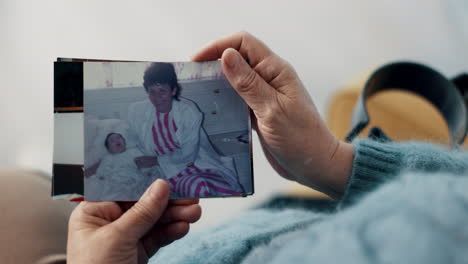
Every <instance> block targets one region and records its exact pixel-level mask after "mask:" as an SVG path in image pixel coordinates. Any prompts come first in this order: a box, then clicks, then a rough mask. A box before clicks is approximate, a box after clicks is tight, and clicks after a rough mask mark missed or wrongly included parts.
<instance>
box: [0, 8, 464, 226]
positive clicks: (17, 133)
mask: <svg viewBox="0 0 468 264" xmlns="http://www.w3.org/2000/svg"><path fill="white" fill-rule="evenodd" d="M239 30H246V31H249V32H250V33H252V34H253V35H255V36H257V37H258V38H260V39H261V40H263V41H264V42H265V43H267V44H268V45H269V46H270V47H271V48H272V49H273V50H274V51H275V52H276V53H278V54H279V55H280V56H282V57H283V58H285V59H286V60H288V61H289V62H290V63H291V64H292V65H293V66H294V67H295V68H296V70H297V72H298V73H299V75H300V76H301V78H302V80H303V82H304V84H305V85H306V87H307V89H308V90H309V92H310V93H311V94H312V97H313V98H314V100H315V103H316V106H317V107H318V109H319V111H320V113H321V114H322V115H325V114H326V109H327V108H326V106H327V102H328V100H329V99H330V97H331V96H333V94H334V93H335V92H336V91H338V89H340V88H341V87H343V85H345V84H346V83H347V82H349V81H350V80H353V79H355V78H357V77H361V76H362V75H363V74H366V73H368V72H369V71H370V70H372V69H375V67H378V66H380V65H382V64H384V63H387V62H391V61H395V60H403V59H404V60H412V61H417V62H421V63H425V64H427V65H429V66H431V67H433V68H435V69H437V70H439V71H440V72H442V73H443V74H445V75H446V76H448V77H451V76H453V75H456V74H458V73H460V72H462V71H465V72H467V71H468V1H466V0H415V1H403V0H392V1H390V0H385V1H372V0H357V1H338V0H328V1H271V0H258V1H247V0H245V1H243V0H239V1H216V0H212V1H155V0H151V1H140V0H136V1H116V0H113V1H110V0H104V1H93V0H80V1H69V0H42V1H33V0H30V1H23V0H0V34H1V35H0V58H1V61H0V83H1V95H0V121H1V122H0V128H1V130H0V135H1V140H0V167H10V168H23V169H31V170H36V171H41V172H44V173H46V174H49V175H50V173H51V168H52V167H51V165H52V149H53V114H52V108H53V62H54V60H55V59H56V58H57V57H79V58H96V59H114V60H119V59H120V60H137V61H138V60H143V61H186V60H189V58H190V56H191V55H192V54H193V53H194V52H195V51H197V50H198V49H199V48H201V47H202V46H203V45H204V44H206V43H207V42H209V41H211V40H215V39H217V38H219V37H221V36H223V35H226V34H229V33H233V32H236V31H239ZM70 140H72V139H70ZM253 147H254V148H253V151H254V153H253V157H254V174H255V191H256V193H255V195H254V196H252V197H248V198H232V199H231V198H230V199H208V200H203V201H202V204H203V207H204V214H205V215H204V218H202V220H201V221H200V223H199V224H196V225H195V226H194V228H195V229H200V228H202V227H206V226H208V225H211V224H214V223H217V222H219V221H222V220H223V219H226V218H228V217H230V216H233V215H236V214H239V212H241V211H242V210H245V209H246V208H249V207H252V206H255V205H257V204H259V203H261V202H262V201H265V200H266V199H268V198H269V197H271V196H272V195H274V194H276V193H278V192H282V191H285V190H286V189H288V186H290V183H288V182H287V181H285V180H283V179H282V178H280V177H278V176H277V175H276V173H275V172H274V170H273V169H272V168H271V167H270V166H269V165H268V162H267V161H266V159H265V158H264V156H263V153H262V152H261V149H260V146H259V144H258V140H257V138H256V137H254V144H253Z"/></svg>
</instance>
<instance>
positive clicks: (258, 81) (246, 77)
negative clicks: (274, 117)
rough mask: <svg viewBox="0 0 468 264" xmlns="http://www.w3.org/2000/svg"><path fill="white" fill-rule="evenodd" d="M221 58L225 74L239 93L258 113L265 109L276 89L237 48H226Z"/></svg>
mask: <svg viewBox="0 0 468 264" xmlns="http://www.w3.org/2000/svg"><path fill="white" fill-rule="evenodd" d="M221 60H222V66H223V72H224V75H226V78H227V79H228V81H229V83H230V84H231V85H232V87H234V89H236V91H237V93H238V94H239V95H240V96H241V97H242V98H243V99H244V100H245V102H246V103H247V104H248V105H249V107H250V108H252V110H253V111H254V112H255V113H256V114H258V113H259V112H262V111H264V109H265V106H266V105H268V104H269V103H270V100H269V99H270V98H271V97H272V95H273V93H274V92H275V90H274V89H273V88H272V87H271V86H270V85H269V84H268V83H266V82H265V80H264V79H263V78H262V77H261V76H260V75H259V74H258V73H257V72H255V70H254V69H252V68H251V67H250V65H249V64H248V63H247V62H246V61H245V60H244V58H243V57H242V55H241V54H240V53H239V52H238V51H237V50H235V49H233V48H229V49H226V50H225V51H224V52H223V55H222V57H221Z"/></svg>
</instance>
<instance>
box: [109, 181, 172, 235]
mask: <svg viewBox="0 0 468 264" xmlns="http://www.w3.org/2000/svg"><path fill="white" fill-rule="evenodd" d="M168 200H169V185H168V184H167V182H165V181H163V180H161V179H158V180H156V181H155V182H153V184H151V185H150V187H149V188H148V189H147V190H146V192H145V193H144V194H143V195H142V196H141V198H140V200H139V201H138V202H136V203H135V204H134V205H133V206H132V207H131V208H130V209H128V210H127V211H126V212H125V213H124V214H123V215H122V216H121V217H120V218H119V219H117V220H116V221H114V222H113V223H112V224H113V225H115V226H118V228H119V230H124V232H125V233H126V235H128V236H129V237H130V238H134V239H140V238H141V237H143V236H144V235H145V234H146V233H147V232H148V231H149V230H150V229H151V228H152V227H153V226H154V224H155V223H156V222H157V221H158V220H159V218H160V217H161V215H162V214H163V213H164V211H165V210H166V207H167V203H168Z"/></svg>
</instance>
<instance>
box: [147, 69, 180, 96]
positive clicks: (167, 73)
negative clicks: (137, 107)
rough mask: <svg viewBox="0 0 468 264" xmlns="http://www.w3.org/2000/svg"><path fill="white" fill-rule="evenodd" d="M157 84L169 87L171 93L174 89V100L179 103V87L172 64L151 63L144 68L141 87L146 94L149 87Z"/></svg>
mask: <svg viewBox="0 0 468 264" xmlns="http://www.w3.org/2000/svg"><path fill="white" fill-rule="evenodd" d="M157 83H160V84H167V85H169V87H171V90H172V91H173V90H174V89H176V93H175V95H174V99H176V100H177V101H179V96H180V90H181V87H180V85H179V82H178V81H177V75H176V73H175V69H174V65H173V64H172V63H168V62H153V63H151V65H150V66H149V67H148V68H146V70H145V74H144V75H143V87H145V90H146V92H148V88H149V87H150V86H152V85H154V84H157Z"/></svg>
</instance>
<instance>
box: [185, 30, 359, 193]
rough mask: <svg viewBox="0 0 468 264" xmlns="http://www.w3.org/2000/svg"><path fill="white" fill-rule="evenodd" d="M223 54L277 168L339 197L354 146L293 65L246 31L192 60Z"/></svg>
mask: <svg viewBox="0 0 468 264" xmlns="http://www.w3.org/2000/svg"><path fill="white" fill-rule="evenodd" d="M219 58H221V62H222V63H221V64H222V67H223V72H224V74H225V76H226V78H227V80H228V81H229V82H230V84H231V85H232V86H233V87H234V89H235V90H236V91H237V92H238V94H239V95H240V96H241V97H242V98H243V99H244V100H245V102H246V103H247V104H248V105H249V107H250V108H251V109H252V111H253V114H254V116H253V127H254V129H256V131H257V134H258V136H259V138H260V142H261V145H262V148H263V150H264V153H265V156H266V157H267V159H268V160H269V162H270V164H271V165H272V166H273V168H274V169H275V170H276V171H277V172H278V173H279V174H280V175H281V176H283V177H285V178H287V179H290V180H295V181H297V182H299V183H302V184H304V185H307V186H310V187H313V188H316V189H318V190H319V191H322V192H325V193H327V194H329V195H331V196H334V197H340V196H341V195H342V194H343V193H344V190H345V186H346V182H347V180H348V178H349V175H350V174H351V167H352V160H353V146H352V145H351V144H348V143H344V142H340V141H339V140H338V139H337V138H336V137H335V136H333V134H332V133H331V132H330V130H329V129H328V128H327V126H326V125H325V123H324V122H323V120H322V119H321V118H320V115H319V113H318V111H317V109H316V108H315V106H314V103H313V101H312V98H311V97H310V95H309V93H308V92H307V90H306V89H305V87H304V85H303V84H302V82H301V80H300V79H299V77H298V76H297V74H296V72H295V71H294V69H293V67H292V66H291V65H289V64H288V63H287V62H286V61H284V60H283V59H282V58H280V57H279V56H278V55H276V54H275V53H273V52H272V51H271V50H270V49H269V48H268V47H267V46H266V45H265V44H263V43H262V42H261V41H259V40H258V39H256V38H255V37H253V36H252V35H250V34H248V33H245V32H240V33H236V34H233V35H230V36H227V37H225V38H222V39H219V40H217V41H214V42H212V43H211V44H209V45H207V46H206V47H205V48H204V49H202V50H201V51H199V52H198V53H197V54H196V55H194V56H193V58H192V59H193V60H195V61H208V60H216V59H219Z"/></svg>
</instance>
